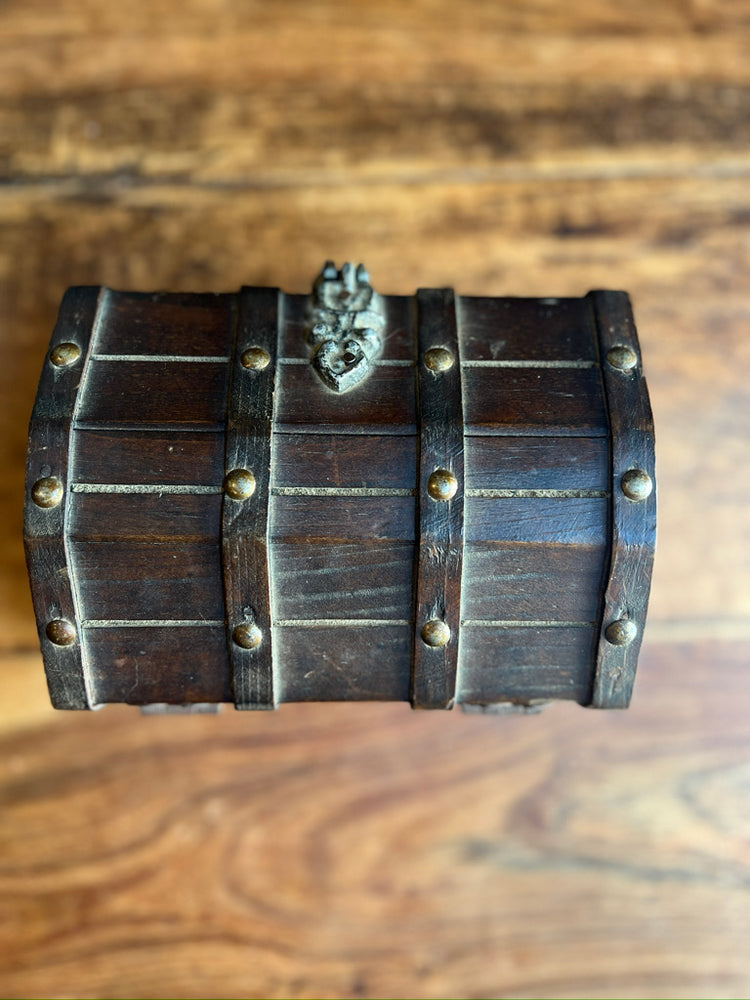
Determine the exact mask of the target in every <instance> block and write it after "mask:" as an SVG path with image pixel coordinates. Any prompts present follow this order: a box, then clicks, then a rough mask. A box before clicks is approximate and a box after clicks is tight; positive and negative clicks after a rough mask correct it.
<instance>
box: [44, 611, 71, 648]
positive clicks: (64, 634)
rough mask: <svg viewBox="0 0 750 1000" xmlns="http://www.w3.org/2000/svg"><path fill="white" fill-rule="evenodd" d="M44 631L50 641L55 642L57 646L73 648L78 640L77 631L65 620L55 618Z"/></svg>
mask: <svg viewBox="0 0 750 1000" xmlns="http://www.w3.org/2000/svg"><path fill="white" fill-rule="evenodd" d="M44 631H45V632H46V633H47V638H48V639H49V641H50V642H54V644H55V645H56V646H72V645H73V643H74V642H75V641H76V638H77V636H76V630H75V629H74V628H73V626H72V625H71V624H70V622H66V621H65V619H64V618H53V620H52V621H51V622H47V628H46V629H45V630H44Z"/></svg>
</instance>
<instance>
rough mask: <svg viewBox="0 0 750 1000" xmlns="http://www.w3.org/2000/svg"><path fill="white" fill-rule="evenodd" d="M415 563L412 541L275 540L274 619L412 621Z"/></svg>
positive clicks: (364, 539)
mask: <svg viewBox="0 0 750 1000" xmlns="http://www.w3.org/2000/svg"><path fill="white" fill-rule="evenodd" d="M413 563H414V545H413V543H412V542H393V541H390V542H389V541H381V542H375V541H371V540H369V539H367V538H361V539H357V540H353V541H350V542H348V543H345V542H332V541H330V540H329V541H325V540H319V541H317V542H314V543H312V544H310V543H307V542H305V541H304V540H300V541H297V542H289V541H286V540H284V539H275V540H274V543H273V584H274V590H273V595H274V596H273V607H274V614H275V617H276V618H279V619H300V618H301V619H317V618H370V619H377V618H401V619H406V620H408V619H410V618H411V614H412V600H413V595H412V577H413Z"/></svg>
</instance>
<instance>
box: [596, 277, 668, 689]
mask: <svg viewBox="0 0 750 1000" xmlns="http://www.w3.org/2000/svg"><path fill="white" fill-rule="evenodd" d="M590 301H591V306H592V309H593V310H594V314H595V317H596V326H597V331H598V337H599V348H600V351H601V355H602V370H603V374H604V384H605V388H606V393H607V407H608V410H609V419H610V427H611V449H612V485H611V489H612V514H611V524H612V527H611V531H612V554H611V563H610V567H609V579H608V581H607V584H606V591H605V594H604V601H603V605H602V622H601V629H600V636H599V642H598V648H597V653H596V668H595V677H594V686H593V693H592V704H593V705H594V706H595V707H596V708H627V706H628V704H629V702H630V697H631V693H632V690H633V682H634V680H635V670H636V666H637V663H638V652H639V650H640V647H641V640H642V637H643V628H644V625H645V621H646V609H647V607H648V597H649V592H650V589H651V569H652V566H653V560H654V549H655V546H656V475H655V469H654V424H653V418H652V416H651V405H650V403H649V398H648V390H647V388H646V382H645V380H644V378H643V368H642V363H641V360H640V347H639V344H638V335H637V333H636V330H635V324H634V322H633V313H632V310H631V308H630V300H629V299H628V296H627V295H626V294H625V293H624V292H592V293H591V294H590ZM620 346H623V347H629V348H630V349H631V350H632V351H634V352H635V354H636V356H637V357H638V363H637V365H636V367H635V368H634V369H632V370H630V371H626V372H623V371H619V370H618V369H616V368H614V367H613V366H612V365H610V364H609V363H607V361H606V360H605V359H606V357H607V352H608V351H609V350H611V349H612V348H613V347H620ZM632 469H640V470H642V471H644V472H646V473H647V474H648V475H649V476H650V477H651V480H652V482H653V484H654V485H653V491H652V493H651V495H650V496H649V497H648V498H647V499H645V500H642V501H639V502H635V501H632V500H629V499H628V498H627V497H626V496H625V495H624V493H623V490H622V477H623V475H624V474H625V473H626V472H628V471H629V470H632ZM622 620H626V621H629V622H632V623H633V624H634V625H635V626H636V635H635V638H634V639H633V640H632V641H631V642H629V644H627V645H624V646H618V645H613V644H612V643H610V642H608V641H607V638H606V630H607V627H608V626H609V625H610V624H611V623H613V622H616V621H622Z"/></svg>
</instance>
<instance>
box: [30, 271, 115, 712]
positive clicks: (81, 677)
mask: <svg viewBox="0 0 750 1000" xmlns="http://www.w3.org/2000/svg"><path fill="white" fill-rule="evenodd" d="M100 301H101V299H100V290H99V289H98V288H94V287H92V288H71V289H70V290H69V291H68V292H67V293H66V295H65V297H64V298H63V301H62V304H61V306H60V313H59V316H58V320H57V324H56V325H55V329H54V331H53V333H52V339H51V340H50V346H49V352H48V355H47V359H46V360H45V362H44V367H43V369H42V374H41V378H40V381H39V389H38V395H37V400H36V403H35V404H34V410H33V412H32V415H31V423H30V426H29V446H28V453H27V460H26V489H25V494H24V543H25V547H26V561H27V565H28V571H29V576H30V579H31V584H32V598H33V602H34V612H35V615H36V621H37V630H38V633H39V642H40V643H41V647H42V655H43V657H44V667H45V671H46V674H47V684H48V686H49V693H50V699H51V700H52V704H53V705H54V706H55V707H56V708H70V709H73V708H82V709H83V708H89V707H90V700H89V692H88V689H87V683H86V676H85V666H84V660H83V656H82V651H81V636H80V628H79V623H78V614H77V610H78V609H77V607H76V599H75V594H74V592H73V589H72V584H71V577H70V569H69V566H68V552H67V549H66V543H65V535H66V532H67V530H68V524H69V521H70V517H71V511H70V507H71V505H72V502H73V498H72V495H71V493H70V490H69V485H70V483H69V474H68V461H69V447H70V427H71V424H72V422H73V417H74V412H75V408H76V406H77V405H78V399H79V386H80V384H81V382H82V381H83V380H84V379H85V370H86V365H87V362H88V351H89V343H90V340H91V334H92V329H93V327H94V324H95V322H96V316H97V314H98V311H99V308H100ZM61 344H71V345H75V347H76V348H77V349H78V351H79V356H78V359H77V360H75V361H73V363H71V364H68V365H63V366H58V365H55V364H53V363H52V360H51V358H50V352H52V351H53V350H54V348H56V347H57V346H58V345H61ZM44 480H50V483H51V485H53V486H54V484H57V487H58V489H59V490H60V491H61V493H62V496H61V497H60V498H59V500H58V502H57V503H52V504H51V505H50V506H39V505H38V504H37V503H35V502H34V499H33V497H34V496H35V494H36V492H37V491H36V490H35V484H37V483H38V482H39V481H44ZM55 621H62V622H65V623H67V626H68V627H72V628H73V629H74V630H75V633H76V635H75V639H74V641H72V642H68V643H66V644H63V645H59V644H56V643H54V642H52V641H51V640H50V637H49V636H48V635H47V633H46V628H47V625H48V623H50V622H55Z"/></svg>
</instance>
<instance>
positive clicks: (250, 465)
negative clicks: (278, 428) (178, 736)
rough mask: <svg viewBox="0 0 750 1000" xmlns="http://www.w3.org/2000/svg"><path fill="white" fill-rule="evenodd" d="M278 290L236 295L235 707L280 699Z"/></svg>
mask: <svg viewBox="0 0 750 1000" xmlns="http://www.w3.org/2000/svg"><path fill="white" fill-rule="evenodd" d="M279 300H280V293H279V290H278V289H277V288H243V289H242V291H241V292H240V295H239V297H238V300H237V317H236V335H235V341H234V349H233V354H232V362H231V382H230V389H229V399H228V401H227V429H226V455H225V467H226V471H227V484H228V483H229V478H230V477H231V475H232V474H233V473H234V472H237V471H239V472H240V473H245V472H250V473H251V474H252V476H253V477H254V491H253V492H252V494H251V495H250V496H249V497H236V496H235V497H233V496H232V495H231V493H230V490H229V489H228V488H225V491H224V500H223V504H222V520H221V547H222V566H223V576H224V599H225V604H226V611H225V614H226V623H227V644H228V650H229V659H230V662H231V665H232V692H233V695H234V704H235V708H238V709H252V708H259V709H266V708H273V707H274V704H275V693H274V658H273V635H272V630H271V621H272V618H273V615H272V611H271V584H270V576H269V559H270V551H269V533H268V528H269V508H270V503H271V488H270V487H271V434H272V428H273V417H274V388H275V385H276V374H277V367H276V357H277V351H278V329H279ZM251 349H256V350H257V351H261V352H264V353H265V356H266V358H267V364H266V365H265V367H262V368H259V369H257V370H256V369H254V368H246V367H245V366H244V365H243V363H242V358H243V354H244V352H245V351H248V350H251ZM246 627H247V628H250V629H252V628H255V629H256V630H257V629H259V630H260V641H259V642H256V643H254V644H253V645H251V646H248V645H245V644H243V643H241V642H238V641H236V638H237V633H236V632H235V630H236V629H242V628H246Z"/></svg>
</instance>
